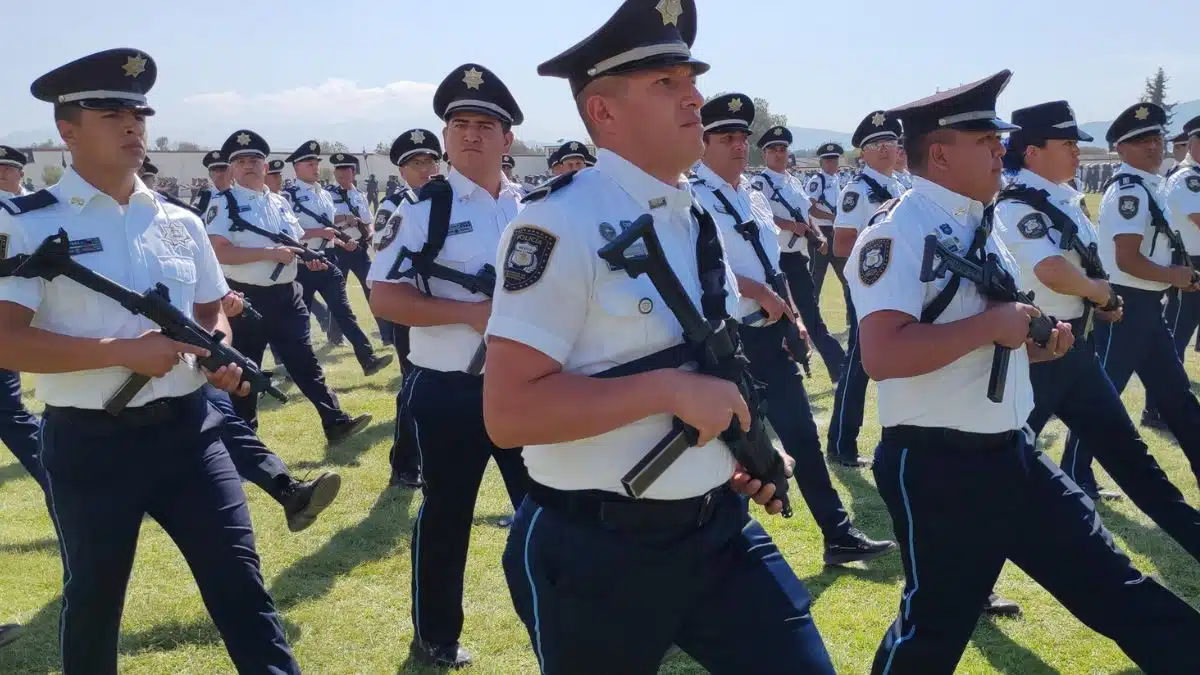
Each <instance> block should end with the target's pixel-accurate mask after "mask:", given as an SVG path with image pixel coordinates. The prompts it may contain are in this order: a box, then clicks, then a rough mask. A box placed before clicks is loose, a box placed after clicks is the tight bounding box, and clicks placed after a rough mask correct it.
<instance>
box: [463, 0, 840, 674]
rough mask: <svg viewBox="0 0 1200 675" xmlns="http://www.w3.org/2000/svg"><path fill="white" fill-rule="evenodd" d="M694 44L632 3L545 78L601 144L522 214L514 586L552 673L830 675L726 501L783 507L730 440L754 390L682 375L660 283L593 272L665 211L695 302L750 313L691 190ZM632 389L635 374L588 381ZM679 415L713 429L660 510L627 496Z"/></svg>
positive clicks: (697, 144)
mask: <svg viewBox="0 0 1200 675" xmlns="http://www.w3.org/2000/svg"><path fill="white" fill-rule="evenodd" d="M695 35H696V8H695V3H694V1H693V0H663V1H658V2H656V1H655V0H626V2H624V3H622V4H621V6H620V8H619V9H617V11H616V13H615V14H614V15H613V16H612V18H610V19H609V20H608V22H607V23H606V24H605V25H604V26H603V27H601V28H600V29H599V30H597V31H596V32H595V33H593V34H592V36H591V37H589V38H586V39H585V40H584V41H582V42H580V43H579V44H578V45H576V46H574V47H572V48H570V49H569V50H567V51H566V52H564V53H563V54H561V55H559V56H557V57H555V58H554V59H552V60H550V61H548V62H546V63H543V64H542V65H541V66H539V67H538V72H539V73H540V74H542V75H549V76H554V77H564V78H567V79H568V80H569V82H570V84H571V91H572V93H573V95H574V98H575V101H576V104H577V108H578V110H579V111H580V114H581V116H582V117H583V120H584V126H585V127H587V130H588V132H589V134H590V136H591V138H592V139H593V141H594V142H595V143H596V145H597V147H599V148H600V150H599V152H598V153H597V155H598V156H597V162H596V166H595V167H593V168H590V169H585V170H583V171H580V172H579V173H577V174H565V175H564V176H562V177H560V178H558V179H556V180H554V181H552V182H551V183H550V184H547V185H545V186H543V187H542V188H540V189H539V190H537V191H535V192H534V193H531V194H530V196H529V197H527V198H526V199H527V200H528V201H530V202H534V201H536V203H529V204H528V206H527V207H526V209H525V210H524V211H523V212H522V213H521V214H520V215H518V216H517V219H516V220H514V221H513V223H512V224H511V225H510V226H509V229H508V230H507V231H506V232H505V240H504V241H503V242H502V246H501V256H500V257H499V258H498V260H497V266H498V268H502V272H503V277H504V283H503V287H502V288H498V289H497V290H496V298H495V304H494V306H493V308H492V310H493V311H492V318H491V321H490V322H489V324H488V334H489V340H488V360H487V361H488V363H487V377H486V378H485V381H484V387H485V389H486V391H485V393H484V415H485V418H486V421H487V427H488V432H489V433H490V434H491V436H492V438H493V439H495V440H496V442H497V443H499V444H500V445H502V446H505V447H515V446H519V445H525V446H526V447H525V450H524V452H525V454H526V463H527V465H528V467H529V470H530V478H531V481H530V495H529V498H528V499H527V500H526V501H525V503H524V504H522V505H521V508H520V510H519V511H518V512H517V520H516V522H515V523H514V524H513V530H512V532H511V533H510V535H509V540H508V548H507V549H506V550H505V553H504V571H505V576H506V577H507V579H508V586H509V592H510V593H511V594H512V596H513V604H514V605H515V606H516V609H517V613H518V614H519V615H520V616H521V619H522V621H524V623H525V626H526V628H527V629H528V631H529V637H530V641H531V643H532V644H533V647H534V650H535V651H536V653H537V656H538V660H539V662H540V664H541V670H542V672H545V673H584V674H590V673H653V672H657V671H658V667H659V664H660V663H661V661H662V659H663V656H664V654H665V653H666V652H667V650H668V648H669V647H670V646H671V644H673V643H674V644H676V645H678V646H679V647H680V648H681V649H683V651H685V652H687V653H688V654H690V655H691V656H692V657H693V658H695V659H696V660H697V661H699V663H700V665H701V666H702V667H703V668H705V669H707V670H708V671H710V672H715V673H734V672H745V671H746V669H747V667H748V666H747V664H750V663H772V664H778V667H779V668H782V669H784V670H787V671H788V672H802V673H824V674H829V673H832V672H833V667H832V665H831V664H830V660H829V656H828V654H827V652H826V650H825V647H824V644H823V643H822V641H821V637H820V634H819V633H818V631H817V629H816V626H815V624H814V623H813V619H812V614H811V612H810V604H811V599H810V596H809V595H808V592H807V591H806V590H805V588H804V585H803V583H801V582H800V580H799V579H797V578H796V576H795V574H794V573H793V572H792V570H791V569H790V568H789V567H788V565H787V562H786V561H785V560H784V559H783V557H782V556H781V555H780V554H779V550H778V549H777V548H776V547H775V545H774V543H773V542H772V541H771V538H770V537H769V536H768V535H767V534H766V532H765V531H764V530H763V528H762V527H761V526H760V525H759V524H758V523H757V522H755V521H754V520H753V519H751V518H750V516H749V513H748V511H747V504H746V501H745V500H744V499H742V498H741V497H740V496H739V495H738V494H736V493H735V489H733V488H731V481H732V483H733V485H736V489H740V490H743V491H745V492H746V493H752V494H754V496H755V499H756V501H758V502H759V503H768V502H769V503H770V504H771V506H770V507H769V508H770V512H774V513H778V512H780V510H781V509H782V508H783V504H782V503H781V502H780V500H778V499H774V500H772V499H771V497H772V496H773V495H774V494H775V489H776V488H775V485H774V483H767V485H768V487H765V488H764V487H762V484H761V483H759V482H758V481H757V480H756V481H753V482H750V481H749V477H748V476H746V475H745V474H744V473H741V472H740V471H736V467H735V462H734V460H733V456H732V455H731V454H730V451H729V446H728V445H727V444H726V443H725V442H724V441H722V440H719V439H717V438H716V436H718V434H720V433H721V432H722V431H724V430H726V429H727V428H728V427H729V426H730V423H731V421H732V418H733V417H734V416H735V415H736V416H737V417H738V420H739V423H740V424H741V427H742V428H743V429H749V428H750V426H751V424H750V423H751V422H752V418H751V417H750V415H751V413H750V411H749V409H748V405H747V402H746V401H745V400H744V399H743V398H742V397H741V394H740V391H739V388H738V386H737V385H735V384H734V383H733V382H730V381H729V380H726V379H722V378H716V377H711V376H707V375H700V374H697V373H693V372H688V370H687V369H683V368H679V367H676V366H678V365H679V363H678V362H674V363H672V359H671V358H670V357H671V356H672V355H673V354H680V353H684V352H686V351H687V349H688V346H687V345H686V344H685V343H684V342H683V340H682V335H683V331H682V328H681V326H680V324H679V320H678V319H677V318H676V317H675V315H674V314H673V313H672V312H671V310H669V309H668V308H667V307H666V306H665V304H666V303H665V302H664V300H663V298H662V297H661V296H660V295H659V294H658V292H657V291H656V290H655V288H654V286H653V285H652V284H651V283H650V282H649V281H648V280H647V279H646V278H645V277H644V276H642V277H638V278H630V277H629V276H628V275H627V274H626V273H625V272H624V271H622V270H620V269H613V268H611V267H610V266H609V264H608V263H607V262H605V261H604V260H602V259H601V258H599V257H598V251H599V250H600V249H601V248H602V247H604V246H605V245H606V244H607V243H608V239H609V238H616V237H617V236H618V235H617V229H618V228H619V227H620V224H621V223H622V222H623V221H624V222H628V223H631V224H632V223H633V222H634V221H636V220H637V219H638V218H640V217H641V216H643V215H645V214H649V215H650V216H652V217H653V219H654V225H653V228H654V231H655V232H656V233H657V236H658V238H659V239H660V240H661V244H662V249H663V250H664V252H665V256H666V258H667V260H668V261H669V263H670V268H671V270H672V271H674V273H675V274H676V275H677V276H678V278H679V281H680V283H681V285H682V289H683V290H684V291H685V292H686V294H687V296H688V298H689V299H690V300H691V302H692V303H693V304H695V305H697V306H701V305H703V306H704V307H705V308H706V310H705V314H706V315H710V316H714V317H715V316H718V315H724V316H726V317H730V316H732V315H733V314H734V313H736V312H737V309H738V300H739V298H738V294H737V288H736V282H735V279H734V275H733V272H732V271H731V270H729V269H728V265H727V264H726V263H725V262H724V260H723V258H724V255H723V253H722V251H721V244H720V239H721V237H720V233H719V230H718V229H717V227H716V225H715V224H714V223H713V222H712V219H711V218H710V217H708V216H707V215H706V213H705V212H703V211H701V210H700V209H699V208H698V207H697V208H696V209H695V210H693V205H694V201H693V198H692V195H691V193H690V191H689V189H688V185H687V183H686V182H685V181H684V180H683V176H682V174H683V172H684V171H685V170H686V169H688V167H690V166H692V165H693V164H694V163H695V162H696V160H697V159H699V157H700V156H701V154H702V153H703V150H704V144H703V140H702V133H703V125H702V123H701V118H700V114H699V109H700V106H701V104H702V103H703V101H704V99H703V97H702V96H701V95H700V92H698V91H697V90H696V86H695V84H694V78H695V76H696V75H698V74H700V73H703V72H705V71H707V70H708V66H707V65H705V64H703V63H701V62H699V61H696V60H695V59H693V58H692V56H691V51H690V46H691V44H692V42H693V40H694V38H695ZM698 235H699V241H698ZM636 250H637V247H635V248H634V249H633V251H636ZM641 250H647V249H646V248H645V246H644V244H643V245H641ZM631 253H632V251H631ZM698 254H699V255H698ZM701 275H704V277H705V278H706V279H708V280H709V282H708V284H707V286H708V290H707V292H705V293H702V292H701ZM660 357H662V358H660ZM659 361H661V362H663V363H664V364H671V365H663V366H656V365H654V363H657V362H659ZM643 366H644V367H645V368H649V370H644V369H643ZM606 371H607V372H606ZM622 371H627V372H632V373H635V374H625V375H620V376H601V377H590V376H592V375H601V374H605V375H613V374H614V373H621V372H622ZM672 416H677V417H678V418H679V419H680V420H683V421H684V422H686V423H687V424H690V425H691V426H693V427H694V428H696V429H697V430H698V431H699V438H698V442H697V444H696V445H697V447H691V448H688V449H687V450H686V451H684V452H683V454H682V455H681V456H680V457H679V459H678V461H676V462H675V463H674V464H673V465H672V466H670V467H669V468H668V469H666V471H665V472H664V473H662V475H661V477H659V478H658V480H657V481H656V482H654V483H653V484H652V485H650V486H649V488H648V490H647V491H646V492H645V493H644V494H643V497H644V498H643V499H633V498H630V497H627V496H625V494H624V490H623V487H622V484H621V477H622V476H623V475H624V474H626V472H628V471H629V470H630V469H631V468H632V467H633V466H634V465H635V464H637V463H638V462H639V461H640V460H641V458H642V457H643V456H644V455H645V454H646V452H647V450H648V449H650V448H651V447H652V446H653V445H655V444H656V443H658V442H659V441H660V440H661V439H663V437H664V435H666V434H668V433H670V432H671V431H672V429H673V428H674V425H673V423H672ZM564 542H566V544H565V545H564Z"/></svg>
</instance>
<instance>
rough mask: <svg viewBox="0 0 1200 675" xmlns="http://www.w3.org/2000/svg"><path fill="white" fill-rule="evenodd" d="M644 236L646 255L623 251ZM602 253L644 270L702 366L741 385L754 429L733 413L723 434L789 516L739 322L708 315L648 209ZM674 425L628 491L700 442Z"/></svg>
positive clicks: (637, 490)
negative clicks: (694, 299) (692, 294)
mask: <svg viewBox="0 0 1200 675" xmlns="http://www.w3.org/2000/svg"><path fill="white" fill-rule="evenodd" d="M638 241H642V242H644V244H645V247H646V255H645V256H639V257H636V258H627V257H625V251H626V250H627V249H628V248H629V247H630V246H633V245H634V244H636V243H637V242H638ZM599 254H600V257H601V258H602V259H603V260H604V261H605V262H607V263H608V264H609V265H611V266H612V267H613V268H614V269H621V270H624V271H625V273H626V274H628V275H629V276H630V277H631V278H633V279H636V278H637V277H639V276H640V275H642V274H645V275H646V276H647V277H649V279H650V283H652V284H653V285H654V288H655V290H657V291H658V294H659V295H660V296H662V299H663V301H664V302H665V303H666V304H667V308H668V309H670V310H671V313H672V314H674V315H675V318H676V319H678V321H679V324H680V325H681V326H682V327H683V337H684V340H685V341H686V343H687V344H688V345H691V346H692V347H695V348H696V349H697V352H698V355H699V357H700V364H699V365H700V369H699V372H700V373H703V374H705V375H710V376H712V377H719V378H721V379H724V380H728V381H730V382H733V383H734V384H736V385H737V386H738V389H739V390H740V391H741V393H742V397H743V398H745V399H746V403H747V404H748V405H749V406H750V415H751V419H750V431H749V432H744V431H742V427H741V423H740V422H739V421H738V420H737V419H736V418H735V419H733V420H732V421H731V422H730V425H729V428H727V429H726V430H725V431H723V432H721V436H720V438H721V440H722V441H724V442H725V443H726V445H728V446H729V449H730V451H731V452H732V453H733V456H734V459H736V460H737V461H738V463H740V464H741V465H742V467H743V468H744V469H745V470H746V473H747V474H749V475H750V476H751V477H753V478H755V479H758V480H761V481H762V482H763V483H764V484H766V483H772V484H774V485H775V496H774V498H775V499H779V500H780V501H782V502H783V515H784V516H785V517H791V515H792V508H791V505H790V503H789V500H788V497H787V489H788V479H787V476H786V474H785V473H784V471H785V467H784V461H783V457H781V456H780V455H779V453H778V452H776V450H775V447H774V446H773V445H772V444H771V438H770V435H769V433H768V430H769V429H770V423H769V422H767V420H766V419H764V418H763V416H762V415H761V414H760V413H759V410H758V409H757V408H758V406H756V405H755V402H756V401H757V394H758V388H757V387H756V386H755V384H754V383H753V382H752V381H751V380H750V377H749V374H748V373H747V372H746V359H745V356H744V355H742V353H741V351H740V349H739V348H738V343H737V332H736V331H737V324H736V323H734V322H732V321H711V322H710V321H709V320H707V319H705V318H704V315H703V314H701V313H700V310H698V309H696V305H695V304H694V303H693V302H692V300H691V298H690V297H689V296H688V294H687V291H686V290H685V289H684V287H683V284H682V283H681V282H680V281H679V277H678V276H676V275H675V272H674V270H672V269H671V266H670V264H669V263H668V262H667V258H666V254H665V253H664V252H663V248H662V242H661V241H659V239H658V233H656V232H655V231H654V218H653V217H651V216H650V215H649V214H645V215H643V216H641V217H639V218H638V219H637V220H635V221H634V222H633V225H632V226H631V227H630V228H629V229H628V230H625V231H624V232H622V233H621V234H620V236H618V237H617V238H616V239H614V240H613V241H611V242H609V243H608V244H606V245H605V246H604V247H603V248H601V249H600V252H599ZM672 424H673V427H674V428H673V430H672V431H671V432H670V433H669V434H667V435H666V436H665V437H664V438H663V439H662V440H661V441H659V442H658V444H657V445H655V446H654V447H653V448H652V449H651V450H650V452H648V453H646V456H645V457H643V458H642V459H641V461H639V462H638V463H637V464H636V465H635V466H634V467H633V468H632V469H630V470H629V472H628V473H626V474H625V476H624V477H622V478H621V485H622V486H623V487H624V488H625V492H626V493H628V494H629V496H630V497H633V498H635V499H636V498H639V497H641V496H642V495H643V494H645V492H646V490H647V489H649V487H650V486H651V485H652V484H653V483H654V481H656V480H658V478H659V476H661V475H662V474H663V472H664V471H666V470H667V468H668V467H670V466H671V465H672V464H674V463H675V460H677V459H679V457H680V456H681V455H682V454H683V452H684V451H685V450H687V449H688V448H690V447H693V446H695V445H696V443H697V441H698V440H699V436H700V432H699V431H697V430H696V428H695V427H693V426H691V425H689V424H687V423H686V422H684V421H683V420H681V419H679V418H678V417H676V418H675V419H674V421H673V423H672Z"/></svg>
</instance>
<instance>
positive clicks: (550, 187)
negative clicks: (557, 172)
mask: <svg viewBox="0 0 1200 675" xmlns="http://www.w3.org/2000/svg"><path fill="white" fill-rule="evenodd" d="M575 173H576V172H574V171H570V172H567V173H564V174H563V175H561V176H558V177H556V178H554V179H552V180H550V181H548V182H546V183H543V184H542V185H540V186H538V188H537V189H536V190H534V191H533V192H530V193H529V194H527V195H525V196H524V197H523V198H522V199H521V203H522V204H532V203H533V202H537V201H541V200H543V199H545V198H546V197H549V196H550V195H551V194H553V193H555V192H558V191H559V190H561V189H563V188H565V187H567V186H568V185H570V184H571V181H573V180H575Z"/></svg>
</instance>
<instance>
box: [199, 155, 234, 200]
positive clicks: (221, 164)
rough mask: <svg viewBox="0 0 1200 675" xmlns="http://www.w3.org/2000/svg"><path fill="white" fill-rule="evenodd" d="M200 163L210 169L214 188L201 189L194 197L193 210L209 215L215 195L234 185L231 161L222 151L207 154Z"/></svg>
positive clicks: (210, 178)
mask: <svg viewBox="0 0 1200 675" xmlns="http://www.w3.org/2000/svg"><path fill="white" fill-rule="evenodd" d="M200 163H201V164H203V165H204V168H205V169H208V179H209V180H211V181H212V186H210V187H205V188H201V189H200V190H199V191H198V192H196V194H194V195H192V208H194V209H196V211H197V212H199V213H208V204H209V202H211V201H212V198H213V195H215V194H217V193H218V192H224V191H225V190H228V189H229V188H230V186H231V185H233V178H232V177H230V175H229V161H228V160H226V159H225V158H224V157H222V156H221V151H220V150H213V151H211V152H207V153H205V154H204V159H201V160H200Z"/></svg>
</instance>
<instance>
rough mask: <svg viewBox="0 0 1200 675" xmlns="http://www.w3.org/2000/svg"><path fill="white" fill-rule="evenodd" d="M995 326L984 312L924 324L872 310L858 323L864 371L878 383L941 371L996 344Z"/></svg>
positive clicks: (898, 315)
mask: <svg viewBox="0 0 1200 675" xmlns="http://www.w3.org/2000/svg"><path fill="white" fill-rule="evenodd" d="M995 332H996V330H995V327H994V326H993V324H992V321H991V316H990V315H989V314H988V313H987V312H984V313H982V314H976V315H975V316H972V317H968V318H966V319H960V320H958V321H952V322H950V323H944V324H932V323H921V322H919V321H917V320H916V319H914V318H913V317H911V316H909V315H907V314H904V313H903V312H897V311H892V310H884V311H879V312H873V313H871V314H869V315H867V316H866V317H864V318H863V319H862V320H861V321H860V322H859V326H858V344H859V345H860V346H861V347H862V363H863V370H864V371H866V373H867V375H868V376H869V377H870V378H871V379H872V380H875V381H876V382H882V381H884V380H891V379H897V378H905V377H917V376H920V375H926V374H929V373H932V372H934V371H936V370H940V369H941V368H944V367H946V366H948V365H950V364H951V363H954V362H955V361H957V360H959V359H960V358H962V357H963V356H965V355H967V354H969V353H971V352H973V351H975V350H976V349H979V348H980V347H983V346H985V345H990V344H992V343H993V340H994V337H995Z"/></svg>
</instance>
